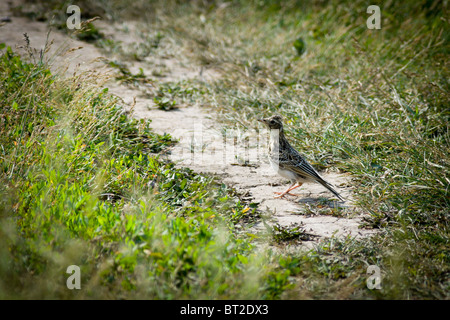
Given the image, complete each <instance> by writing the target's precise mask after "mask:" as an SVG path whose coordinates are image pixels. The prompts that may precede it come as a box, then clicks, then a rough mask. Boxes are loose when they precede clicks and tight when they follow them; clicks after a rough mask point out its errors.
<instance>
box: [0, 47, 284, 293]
mask: <svg viewBox="0 0 450 320" xmlns="http://www.w3.org/2000/svg"><path fill="white" fill-rule="evenodd" d="M0 78H1V80H2V83H3V84H4V85H3V86H2V87H1V90H0V97H1V99H0V100H1V101H2V104H1V113H2V119H3V120H2V122H3V123H2V127H1V128H2V129H1V147H2V148H1V152H2V153H1V168H2V170H1V189H2V195H3V196H2V201H1V206H0V208H1V210H0V213H1V214H0V219H1V223H0V237H1V246H0V256H1V260H0V261H1V263H0V273H1V275H2V277H1V281H0V297H1V298H2V299H5V298H147V299H176V298H193V297H195V298H212V297H214V298H227V297H241V298H262V297H264V296H265V295H267V294H271V292H272V291H273V290H276V288H275V289H273V288H272V287H271V286H270V285H268V286H264V285H263V284H264V283H265V281H266V280H265V277H266V275H268V272H269V270H270V268H268V267H267V266H266V265H265V262H264V259H261V258H260V257H258V256H256V255H254V254H253V253H252V246H251V244H250V243H249V241H248V240H246V239H244V238H242V237H241V238H238V237H236V236H235V235H234V229H235V223H234V222H233V221H234V220H236V219H235V218H234V216H235V215H243V214H244V213H245V212H247V211H248V210H249V209H248V208H246V206H244V205H242V204H241V203H240V201H239V200H238V199H237V198H234V197H233V196H231V194H230V192H229V191H228V190H227V188H226V187H225V186H222V185H220V184H217V183H216V182H215V181H214V180H213V179H212V178H211V177H206V176H201V175H198V174H194V173H193V172H192V171H191V170H189V169H175V168H174V166H173V165H172V164H170V163H166V162H164V161H162V160H160V159H159V157H158V155H157V153H159V152H160V151H162V150H164V148H166V147H167V146H169V145H171V144H172V141H171V138H170V136H167V135H165V136H161V135H157V134H155V133H153V132H152V131H151V130H150V129H149V121H144V120H136V119H133V118H130V117H129V116H128V115H127V113H125V112H124V111H123V109H122V107H121V106H120V104H119V101H118V100H117V98H114V97H113V96H110V95H109V94H108V92H107V89H101V87H100V86H97V85H96V81H94V79H90V78H89V77H88V76H86V75H84V76H83V77H81V76H80V77H79V78H71V79H67V80H61V79H59V78H58V77H56V76H54V75H52V74H51V73H50V71H49V70H48V69H47V66H46V65H44V64H42V63H40V62H37V63H29V62H24V61H23V60H22V59H21V58H20V57H19V56H17V55H15V54H14V53H13V52H12V50H11V49H10V48H9V47H8V48H6V49H4V48H3V52H2V55H1V58H0ZM232 213H233V214H232ZM69 265H78V266H80V268H81V275H82V284H81V286H82V288H83V290H80V291H76V290H75V291H71V290H68V289H67V288H66V286H65V283H66V279H67V277H68V275H67V274H66V273H65V271H66V268H67V267H68V266H69ZM242 279H247V280H248V281H242Z"/></svg>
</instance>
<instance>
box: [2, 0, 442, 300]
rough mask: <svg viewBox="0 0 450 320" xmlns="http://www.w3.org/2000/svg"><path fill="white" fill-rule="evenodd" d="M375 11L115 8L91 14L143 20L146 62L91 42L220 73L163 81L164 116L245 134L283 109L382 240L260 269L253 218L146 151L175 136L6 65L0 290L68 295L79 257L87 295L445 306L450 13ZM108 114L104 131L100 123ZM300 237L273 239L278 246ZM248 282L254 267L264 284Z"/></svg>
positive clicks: (290, 256)
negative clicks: (201, 112) (374, 270)
mask: <svg viewBox="0 0 450 320" xmlns="http://www.w3.org/2000/svg"><path fill="white" fill-rule="evenodd" d="M49 3H51V2H49ZM371 4H374V3H369V2H368V1H362V0H357V1H344V2H341V3H340V4H339V5H333V3H332V2H327V1H325V2H319V3H318V2H312V1H283V2H278V1H277V2H275V1H270V0H266V1H246V2H243V1H231V2H226V3H225V2H220V1H210V2H208V3H207V4H205V3H203V4H196V3H178V2H170V4H167V2H165V3H164V4H163V3H160V2H157V1H156V2H149V1H135V2H133V4H132V5H127V6H124V2H123V1H121V0H115V1H109V2H108V5H107V6H104V7H102V10H103V11H102V12H100V13H99V15H102V14H103V15H105V16H110V17H112V18H113V19H116V20H118V21H122V20H124V19H125V20H126V19H129V18H130V17H133V19H135V17H139V18H140V19H141V22H142V29H141V32H142V34H143V44H142V48H144V49H145V50H144V49H142V53H139V57H133V55H132V54H131V51H130V50H131V49H129V50H128V49H126V48H122V47H121V48H119V49H117V50H116V49H115V48H116V46H117V44H115V43H112V44H111V43H109V44H108V43H106V42H105V41H103V40H102V39H100V40H97V42H96V43H97V45H99V46H102V45H103V46H105V50H106V51H108V50H112V49H111V48H112V47H114V48H113V49H114V51H115V52H119V55H120V56H122V57H123V58H124V59H125V58H127V59H129V60H138V61H145V63H148V65H149V68H151V67H154V66H155V63H154V62H153V61H152V59H153V57H162V56H168V57H171V58H173V59H175V60H177V61H182V62H184V63H192V64H198V65H200V66H203V68H214V69H216V70H219V71H220V73H221V76H220V78H219V79H218V80H216V81H215V82H213V83H189V82H178V83H177V82H172V83H159V84H158V83H157V86H156V88H157V89H156V90H155V91H154V92H151V93H150V95H152V97H153V98H154V99H155V101H156V102H157V104H158V105H159V107H160V108H162V109H171V108H173V107H174V106H176V105H177V104H178V103H180V101H181V102H186V103H196V104H199V105H208V106H211V107H212V108H213V109H214V110H215V111H216V112H217V114H218V115H219V116H218V118H219V119H220V120H221V121H222V123H224V124H229V125H230V126H234V125H236V124H237V125H238V126H239V127H241V128H243V129H254V128H256V126H257V124H256V121H255V119H256V118H259V117H261V116H267V115H270V114H272V113H275V112H276V113H279V114H281V115H282V116H284V117H285V119H286V120H287V128H286V131H287V134H288V135H289V138H290V139H291V140H292V141H293V142H294V145H295V146H296V147H297V148H298V149H300V150H301V151H302V152H303V153H304V154H306V156H307V157H308V158H309V159H310V160H311V161H312V162H313V163H315V164H317V166H318V167H319V168H321V169H326V170H337V171H340V172H346V173H349V174H351V176H352V179H353V180H352V184H353V186H354V198H355V199H356V203H357V206H358V207H359V208H360V209H361V211H362V212H364V214H365V217H364V219H365V222H364V226H365V227H371V228H377V229H379V231H380V232H379V233H378V235H375V236H373V237H371V238H370V239H359V240H358V239H354V238H346V239H336V238H331V239H328V240H324V241H322V242H320V244H319V245H318V246H317V247H315V248H314V249H312V250H310V251H306V252H305V251H301V252H298V253H292V252H290V253H286V254H284V255H277V254H271V253H270V252H268V253H266V255H264V259H262V258H260V259H258V258H257V255H256V256H255V254H254V251H252V249H251V247H252V241H250V240H251V237H250V238H249V239H247V238H245V237H243V234H244V233H241V232H233V230H234V231H236V229H235V228H237V226H240V227H241V228H242V226H244V227H243V228H245V225H246V223H247V220H249V219H248V215H249V213H252V212H256V211H255V210H256V209H255V208H253V207H250V206H247V205H245V204H243V203H241V202H240V201H239V200H238V199H237V198H236V197H234V196H233V195H232V194H230V193H229V191H228V190H227V188H226V187H225V186H221V185H220V184H215V183H214V181H213V180H212V179H211V178H208V177H203V176H199V175H196V174H193V173H192V172H190V171H189V170H188V169H175V168H173V166H171V165H170V164H168V163H164V162H163V161H161V160H159V159H158V158H157V157H156V158H154V157H153V156H151V155H150V154H149V153H148V150H147V149H149V150H150V151H151V153H157V152H159V151H161V150H162V149H163V148H164V146H166V145H167V144H170V138H169V137H160V136H157V135H155V134H153V133H151V131H149V129H148V126H146V124H145V123H137V121H136V120H132V119H129V118H128V117H127V116H126V115H124V114H121V113H120V110H121V109H120V108H118V107H116V104H117V102H112V101H111V100H110V99H111V98H110V97H109V96H108V94H107V92H104V91H102V90H101V89H98V88H97V89H96V90H97V91H95V90H94V91H91V90H93V89H92V85H89V86H87V87H84V86H82V89H78V90H76V86H74V85H73V86H64V85H63V84H62V83H61V82H59V81H57V80H56V79H55V78H54V77H53V76H51V75H50V74H49V73H48V71H46V67H45V66H44V65H42V64H41V63H39V61H37V62H36V63H35V64H31V65H29V64H24V63H22V66H20V68H19V70H21V71H20V72H14V73H12V74H11V73H8V72H7V71H8V70H9V69H11V66H10V65H9V64H11V63H12V62H11V61H9V60H8V59H9V58H8V59H7V58H5V57H6V56H7V55H3V56H2V65H3V68H2V69H0V70H1V72H2V81H3V83H5V85H3V86H2V87H1V90H2V92H1V95H2V99H1V101H4V103H3V104H2V108H3V111H2V113H3V114H8V117H5V118H4V119H7V120H4V121H9V123H11V125H9V126H2V128H3V129H2V130H3V131H5V132H2V135H1V137H2V138H1V139H2V147H3V149H2V152H3V153H2V188H3V189H4V192H5V194H7V195H8V197H5V199H4V200H2V211H1V212H2V213H1V216H2V219H3V220H4V222H5V223H3V221H2V223H1V226H2V227H1V229H0V230H1V236H2V238H3V239H7V240H5V241H2V244H5V243H7V244H8V246H6V245H3V247H2V250H1V251H0V254H1V255H2V257H4V258H2V259H1V261H2V264H1V265H0V268H1V269H0V270H1V272H2V273H3V274H6V275H8V277H2V278H3V279H6V280H3V282H2V283H1V285H0V288H7V289H10V288H12V289H13V290H12V291H9V290H5V289H3V290H2V291H1V292H3V295H4V296H5V292H13V293H9V295H8V296H14V297H21V296H24V295H25V296H27V294H28V295H29V294H30V291H28V290H26V288H27V286H26V285H29V284H30V283H34V284H35V286H36V288H37V287H38V286H37V284H45V286H42V287H43V288H44V289H40V290H41V291H40V295H39V294H36V296H40V297H42V296H56V297H62V296H64V295H68V294H69V295H70V294H73V293H71V292H67V289H65V288H60V287H58V284H57V283H59V282H58V281H56V280H55V279H54V276H52V275H54V274H61V277H64V276H65V275H64V270H63V266H65V261H68V260H70V259H72V260H71V261H74V260H75V261H77V262H78V263H79V264H80V265H81V266H83V267H82V270H83V271H82V272H83V274H89V277H88V278H86V279H84V281H85V282H84V283H83V285H86V286H89V288H92V289H90V291H89V292H90V293H89V295H90V296H100V297H116V298H117V297H125V298H132V297H138V296H139V297H146V298H163V299H167V298H180V297H187V298H203V297H206V298H235V299H236V298H255V299H279V298H286V299H298V298H314V299H326V298H331V299H358V298H364V299H448V298H449V292H450V277H449V275H450V268H449V266H450V250H449V248H450V246H449V242H450V241H449V185H450V180H449V154H450V143H449V142H450V141H449V140H450V139H449V128H448V123H449V120H450V112H449V109H448V105H449V102H450V101H449V100H450V99H449V98H450V96H449V94H448V92H450V90H449V83H448V79H449V66H448V59H447V56H448V53H449V39H448V36H449V34H450V33H449V32H448V19H447V17H448V7H447V4H446V3H445V2H441V1H425V0H424V1H417V2H414V3H413V2H411V3H408V4H404V3H403V4H400V3H397V2H395V3H394V2H386V3H380V4H379V5H380V7H381V16H382V19H383V20H382V24H381V25H382V28H381V29H380V30H369V29H367V27H366V19H367V18H368V16H369V15H368V14H366V13H365V12H366V8H367V7H368V6H369V5H371ZM136 13H139V14H136ZM88 18H89V17H88ZM187 25H189V28H186V26H187ZM99 32H101V30H99ZM146 34H147V38H148V39H149V40H148V41H146V40H145V39H147V38H146V36H145V35H146ZM152 35H157V38H156V39H157V42H155V41H154V40H155V39H153V38H154V36H152ZM102 41H103V42H102ZM102 43H103V44H102ZM3 51H4V50H3ZM128 51H130V52H128ZM139 52H140V51H139ZM11 59H16V58H10V60H11ZM17 63H19V62H17ZM27 68H28V69H27ZM34 68H38V69H34ZM22 69H23V70H22ZM36 70H38V72H36ZM124 70H125V71H126V70H127V69H124ZM123 73H124V74H125V76H128V78H130V79H132V80H133V81H132V82H131V84H134V83H136V82H137V81H136V79H135V78H136V77H135V76H134V75H132V74H131V73H130V74H126V72H123ZM58 83H59V85H58ZM75 83H77V82H75ZM27 84H35V85H34V86H29V85H27ZM50 88H51V90H50ZM11 93H14V94H11ZM86 102H87V104H86ZM66 105H70V106H71V108H70V109H66V108H67V107H66V108H64V107H63V106H66ZM5 110H6V111H5ZM77 110H78V111H77ZM67 112H69V114H71V116H70V117H58V114H59V115H61V114H66V113H67ZM76 112H78V113H76ZM74 113H75V114H74ZM100 114H102V116H101V117H100V116H99V115H100ZM80 115H81V116H82V117H79V116H80ZM70 119H72V120H70ZM75 119H76V120H75ZM99 119H103V124H106V125H107V126H106V127H101V126H97V125H95V123H96V121H98V120H99ZM71 121H72V122H71ZM78 121H80V122H78ZM124 123H126V124H127V125H125V126H124ZM124 127H125V128H128V129H126V130H122V128H124ZM6 128H8V129H6ZM81 128H89V130H90V131H88V132H85V131H84V130H81ZM69 129H70V130H69ZM142 135H145V136H146V137H147V138H146V141H148V143H146V144H143V143H142V141H141V140H140V137H142ZM149 144H150V146H149ZM55 155H56V156H55ZM2 193H3V192H2ZM312 211H314V212H316V211H317V212H318V213H319V214H322V213H321V211H322V209H321V208H320V207H318V208H313V210H312ZM328 211H329V210H328ZM67 212H70V214H69V215H68V214H67ZM326 214H329V213H326ZM331 214H332V215H338V216H340V215H341V213H340V212H339V211H338V210H336V212H334V211H333V212H331ZM55 217H56V218H55ZM95 217H102V218H101V219H96V218H95ZM250 220H251V219H250ZM36 230H43V231H42V232H39V233H36V232H35V231H36ZM300 231H301V230H300V229H295V228H292V229H289V228H287V229H283V228H281V229H280V228H279V229H278V232H275V233H274V235H275V237H278V238H275V239H273V240H277V239H278V240H279V241H280V242H283V239H287V240H289V239H290V237H291V236H295V237H297V236H299V234H298V233H299V232H300ZM295 237H294V238H295ZM80 246H81V247H82V248H84V249H83V250H78V249H77V248H79V247H80ZM8 248H17V249H15V250H10V249H8ZM80 251H81V252H84V253H83V254H80V253H79V252H80ZM206 257H208V259H206ZM69 258H70V259H69ZM5 261H6V262H5ZM71 264H72V263H71ZM369 265H377V266H379V267H380V270H381V272H382V282H381V285H382V289H381V290H369V289H367V287H366V283H365V281H366V279H367V274H366V271H367V267H368V266H369ZM11 266H14V268H12V267H11ZM144 270H145V271H144ZM255 270H262V272H261V273H259V274H258V277H257V279H255V278H253V275H254V271H255ZM258 272H259V271H258ZM24 275H26V277H24ZM39 281H41V282H39ZM60 282H61V281H60ZM61 283H64V282H61ZM149 283H152V284H158V288H157V289H152V288H154V286H153V285H152V286H150V285H148V284H149ZM25 284H26V285H25ZM52 286H53V287H52ZM106 288H108V290H110V291H108V290H107V289H106ZM84 292H85V293H84V294H87V293H86V291H84ZM108 292H112V293H108ZM74 297H76V296H74ZM78 297H79V296H78Z"/></svg>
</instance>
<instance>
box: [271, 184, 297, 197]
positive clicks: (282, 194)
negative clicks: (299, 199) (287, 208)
mask: <svg viewBox="0 0 450 320" xmlns="http://www.w3.org/2000/svg"><path fill="white" fill-rule="evenodd" d="M296 183H297V182H294V183H293V184H291V185H290V186H289V188H287V189H286V191H284V192H274V193H276V194H278V196H275V197H274V198H282V197H284V196H285V195H286V194H288V195H290V196H298V194H292V193H289V191H291V190H294V189H296V188H298V187H301V186H302V184H303V183H297V185H295V184H296Z"/></svg>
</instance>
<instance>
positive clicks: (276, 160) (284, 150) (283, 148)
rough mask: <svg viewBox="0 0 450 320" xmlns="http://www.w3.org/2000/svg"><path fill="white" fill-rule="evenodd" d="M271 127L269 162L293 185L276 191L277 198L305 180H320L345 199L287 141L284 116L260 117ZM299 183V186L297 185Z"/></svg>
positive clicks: (319, 181) (336, 194)
mask: <svg viewBox="0 0 450 320" xmlns="http://www.w3.org/2000/svg"><path fill="white" fill-rule="evenodd" d="M258 121H261V122H263V123H264V124H266V125H267V127H269V129H270V141H269V162H270V164H271V165H272V167H273V168H274V170H275V171H276V172H277V173H278V174H279V175H280V176H282V177H284V178H286V179H289V180H291V182H292V185H290V186H289V188H287V189H286V191H284V192H275V193H276V194H279V195H278V196H276V197H275V198H281V197H284V196H285V195H286V194H288V195H294V196H297V195H296V194H291V193H289V192H290V191H292V190H294V189H295V188H298V187H300V186H301V185H302V184H303V183H305V182H318V183H320V184H321V185H323V186H324V187H325V188H327V189H328V190H330V191H331V192H332V193H333V194H334V195H335V196H337V197H338V198H339V199H340V200H342V201H344V198H342V197H341V196H340V195H339V193H337V192H336V191H335V190H334V189H333V188H332V186H331V184H330V183H328V182H326V181H325V180H324V179H323V178H322V177H321V176H320V175H319V174H318V173H317V171H316V170H315V169H314V168H313V167H312V166H311V165H310V164H309V163H308V162H307V161H306V159H305V158H304V157H303V156H302V155H301V154H300V153H298V152H297V150H295V149H294V148H293V147H292V146H291V145H290V143H289V142H288V141H287V139H286V137H285V135H284V131H283V122H282V118H281V116H279V115H275V116H272V117H270V118H265V119H258ZM295 184H297V186H295Z"/></svg>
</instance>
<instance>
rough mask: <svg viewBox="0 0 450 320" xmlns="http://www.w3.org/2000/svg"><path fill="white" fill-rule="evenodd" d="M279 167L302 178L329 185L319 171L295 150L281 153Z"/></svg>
mask: <svg viewBox="0 0 450 320" xmlns="http://www.w3.org/2000/svg"><path fill="white" fill-rule="evenodd" d="M279 167H280V168H281V169H285V170H290V171H293V172H295V173H297V174H299V175H300V176H303V177H305V178H310V179H312V180H316V181H319V182H324V183H326V184H328V182H326V181H325V180H323V179H322V177H321V176H320V175H319V174H318V173H317V171H316V170H315V169H314V168H313V167H312V166H311V165H310V164H309V163H308V161H306V159H305V158H304V157H302V156H301V155H300V154H299V153H298V152H297V151H296V150H295V149H293V148H292V149H291V150H285V151H283V152H280V156H279Z"/></svg>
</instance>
